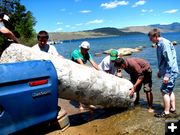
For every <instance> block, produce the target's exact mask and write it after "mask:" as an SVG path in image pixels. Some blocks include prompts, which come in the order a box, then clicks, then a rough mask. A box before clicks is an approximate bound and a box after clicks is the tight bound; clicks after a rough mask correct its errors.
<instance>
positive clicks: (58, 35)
mask: <svg viewBox="0 0 180 135" xmlns="http://www.w3.org/2000/svg"><path fill="white" fill-rule="evenodd" d="M153 28H158V29H160V31H161V32H180V23H178V22H175V23H172V24H168V25H160V24H153V25H148V26H132V27H126V28H121V29H118V28H113V27H104V28H98V29H93V30H85V31H78V32H51V33H49V35H50V39H51V40H53V41H57V40H72V39H87V38H98V37H110V36H123V35H129V34H147V33H148V32H149V31H150V30H151V29H153Z"/></svg>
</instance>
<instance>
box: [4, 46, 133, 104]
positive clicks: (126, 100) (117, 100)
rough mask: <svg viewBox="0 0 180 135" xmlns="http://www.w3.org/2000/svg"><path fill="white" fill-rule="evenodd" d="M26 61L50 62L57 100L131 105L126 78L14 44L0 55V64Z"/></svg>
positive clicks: (129, 86) (130, 84) (128, 84)
mask: <svg viewBox="0 0 180 135" xmlns="http://www.w3.org/2000/svg"><path fill="white" fill-rule="evenodd" d="M27 60H51V61H52V63H53V64H54V66H55V68H56V71H57V76H58V80H59V89H58V92H59V97H60V98H64V99H68V100H77V101H80V102H82V103H84V104H93V105H101V106H103V107H128V106H129V105H131V104H132V103H133V102H134V98H131V97H129V96H128V93H129V89H130V88H131V87H132V86H133V85H132V83H131V82H130V81H129V80H127V79H124V78H118V77H116V76H114V75H111V74H107V73H105V72H103V71H97V70H95V69H94V68H91V67H87V66H83V65H80V64H77V63H74V62H72V61H71V60H68V59H65V58H63V57H59V56H53V55H51V54H48V53H45V52H42V51H35V50H33V49H32V48H30V47H27V46H24V45H21V44H16V43H13V44H11V45H10V46H9V47H8V48H7V49H6V50H5V51H4V52H3V54H2V56H1V63H7V62H18V61H27Z"/></svg>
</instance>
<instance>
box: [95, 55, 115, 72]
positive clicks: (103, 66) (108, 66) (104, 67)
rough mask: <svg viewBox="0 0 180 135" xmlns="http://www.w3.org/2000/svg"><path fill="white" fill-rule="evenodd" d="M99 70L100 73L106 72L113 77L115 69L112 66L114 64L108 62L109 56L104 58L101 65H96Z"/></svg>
mask: <svg viewBox="0 0 180 135" xmlns="http://www.w3.org/2000/svg"><path fill="white" fill-rule="evenodd" d="M98 67H99V69H100V70H102V71H108V72H109V73H110V74H113V75H115V74H116V72H117V68H116V67H115V66H114V63H113V62H112V61H111V60H110V55H108V56H106V57H105V58H104V59H103V60H102V61H101V63H100V64H99V65H98Z"/></svg>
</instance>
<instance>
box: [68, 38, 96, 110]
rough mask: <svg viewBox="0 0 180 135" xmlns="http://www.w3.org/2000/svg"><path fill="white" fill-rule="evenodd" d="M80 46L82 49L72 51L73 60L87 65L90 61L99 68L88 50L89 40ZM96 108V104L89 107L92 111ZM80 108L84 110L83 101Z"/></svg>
mask: <svg viewBox="0 0 180 135" xmlns="http://www.w3.org/2000/svg"><path fill="white" fill-rule="evenodd" d="M79 48H80V49H76V50H74V51H73V52H72V54H71V60H72V61H74V62H76V63H78V64H81V65H85V64H86V63H87V61H89V62H90V63H91V65H92V66H93V67H94V68H95V69H97V70H99V68H98V65H97V64H96V63H95V62H94V60H93V59H92V56H91V54H90V53H89V52H88V51H89V49H90V44H89V42H87V41H83V42H82V43H81V45H80V46H79ZM95 108H96V107H95V106H94V105H89V109H90V111H91V112H92V109H95ZM79 110H80V111H83V110H84V108H83V104H82V103H79Z"/></svg>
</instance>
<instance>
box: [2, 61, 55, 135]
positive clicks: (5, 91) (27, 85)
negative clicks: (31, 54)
mask: <svg viewBox="0 0 180 135" xmlns="http://www.w3.org/2000/svg"><path fill="white" fill-rule="evenodd" d="M57 114H58V79H57V73H56V70H55V68H54V66H53V64H52V63H51V62H50V61H44V60H34V61H26V62H17V63H6V64H0V135H5V134H11V133H15V132H17V131H20V130H22V129H25V128H28V127H31V126H34V125H37V124H40V123H43V122H47V121H51V120H55V119H56V117H57Z"/></svg>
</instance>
